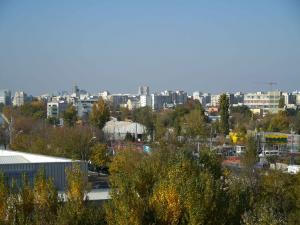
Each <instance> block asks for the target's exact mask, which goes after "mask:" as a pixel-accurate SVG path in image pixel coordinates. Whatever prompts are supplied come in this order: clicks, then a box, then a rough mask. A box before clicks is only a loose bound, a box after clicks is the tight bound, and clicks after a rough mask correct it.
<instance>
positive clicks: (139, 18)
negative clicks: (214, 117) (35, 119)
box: [0, 0, 300, 95]
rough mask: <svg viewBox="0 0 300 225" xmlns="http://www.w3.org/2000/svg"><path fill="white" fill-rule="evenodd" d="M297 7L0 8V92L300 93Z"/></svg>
mask: <svg viewBox="0 0 300 225" xmlns="http://www.w3.org/2000/svg"><path fill="white" fill-rule="evenodd" d="M299 37H300V2H299V1H297V0H290V1H279V0H278V1H276V0H253V1H247V2H246V1H238V0H233V1H230V3H229V1H211V0H210V1H208V0H207V1H176V0H173V1H149V2H141V1H126V2H125V1H124V2H117V1H111V0H110V1H108V0H107V1H105V0H103V1H91V0H88V1H70V0H69V1H67V0H63V1H58V0H55V1H47V2H46V1H37V0H35V1H34V0H28V1H8V0H2V1H0V89H2V88H7V89H11V90H12V91H16V90H24V91H25V92H27V93H29V94H33V95H40V94H44V93H48V92H50V93H52V92H55V91H61V90H66V91H70V90H71V88H72V86H73V85H74V84H77V85H78V86H79V87H80V88H82V89H85V90H87V91H89V92H92V93H96V92H99V91H102V90H108V91H110V92H112V93H137V88H138V86H139V85H148V86H149V87H150V90H151V92H156V91H162V90H165V89H171V90H185V91H187V92H188V93H189V94H191V93H192V92H193V91H196V90H199V91H202V92H210V93H220V92H224V91H229V92H235V91H243V92H247V91H253V92H254V91H258V90H263V91H267V90H269V89H270V87H269V86H268V84H266V82H270V81H274V82H277V83H278V84H277V85H275V86H274V89H279V90H285V91H293V90H299V89H300V85H299V84H300V38H299Z"/></svg>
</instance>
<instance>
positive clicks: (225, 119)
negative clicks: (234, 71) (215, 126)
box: [220, 94, 229, 135]
mask: <svg viewBox="0 0 300 225" xmlns="http://www.w3.org/2000/svg"><path fill="white" fill-rule="evenodd" d="M220 115H221V121H220V125H221V131H222V133H223V134H224V135H227V134H228V133H229V99H228V97H227V95H226V94H222V95H221V96H220Z"/></svg>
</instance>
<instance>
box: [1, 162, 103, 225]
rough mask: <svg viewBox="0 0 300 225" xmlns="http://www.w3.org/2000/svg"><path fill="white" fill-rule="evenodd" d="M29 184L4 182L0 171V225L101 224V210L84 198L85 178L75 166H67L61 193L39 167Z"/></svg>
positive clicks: (26, 181)
mask: <svg viewBox="0 0 300 225" xmlns="http://www.w3.org/2000/svg"><path fill="white" fill-rule="evenodd" d="M34 180H35V181H34V185H33V187H32V185H30V184H29V182H28V180H27V177H26V176H25V175H24V176H23V181H22V185H20V184H19V185H18V184H16V183H15V182H14V181H13V182H12V183H10V184H9V183H8V182H7V178H6V177H5V176H4V175H3V174H0V224H2V225H51V224H52V225H55V224H61V225H71V224H74V225H76V224H78V225H79V224H81V225H103V224H106V223H105V219H104V211H103V208H102V207H99V205H93V204H90V203H88V202H87V199H86V197H85V194H86V192H87V185H86V181H85V180H86V179H85V178H84V177H83V175H82V172H81V171H80V169H79V167H78V166H74V167H73V168H70V169H68V170H67V190H66V193H65V196H60V195H59V194H58V192H57V190H56V188H55V186H54V184H53V182H52V180H51V179H47V178H46V177H45V175H44V173H43V171H42V170H41V171H39V173H38V174H37V175H36V177H35V179H34Z"/></svg>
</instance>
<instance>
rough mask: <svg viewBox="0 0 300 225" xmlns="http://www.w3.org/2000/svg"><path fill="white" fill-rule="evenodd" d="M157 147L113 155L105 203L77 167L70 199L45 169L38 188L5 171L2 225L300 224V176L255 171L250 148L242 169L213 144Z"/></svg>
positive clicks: (0, 193)
mask: <svg viewBox="0 0 300 225" xmlns="http://www.w3.org/2000/svg"><path fill="white" fill-rule="evenodd" d="M251 148H252V147H251V143H250V144H249V146H248V148H247V149H248V150H249V151H250V150H251ZM155 149H156V150H155V151H153V152H152V153H151V154H145V153H141V152H137V151H133V150H132V149H127V150H124V151H122V152H119V153H118V154H117V155H116V157H114V158H113V159H112V162H111V163H110V173H111V175H110V185H111V188H112V189H111V193H110V194H111V199H110V200H107V201H106V202H105V203H104V205H100V203H98V204H96V203H94V204H91V203H88V202H87V201H86V200H85V193H86V192H87V188H86V181H85V179H83V177H82V174H81V172H80V170H79V169H77V168H76V167H74V168H73V169H72V170H69V171H68V172H67V174H68V175H67V181H68V185H67V191H66V198H67V201H66V202H64V201H62V199H61V198H60V197H59V196H58V195H57V191H56V190H55V188H54V186H53V183H52V181H51V180H48V179H46V178H45V177H44V175H43V173H39V174H38V176H37V177H36V179H35V183H34V186H33V187H31V186H29V184H28V183H27V182H26V178H24V181H23V186H22V187H20V188H17V187H16V186H12V187H9V188H8V186H6V185H5V184H6V183H5V179H4V177H3V176H1V177H0V224H20V225H21V224H22V225H23V224H41V225H42V224H63V225H64V224H65V225H71V224H78V225H79V224H111V225H144V224H145V225H147V224H149V225H150V224H151V225H153V224H158V225H169V224H171V225H201V224H214V225H217V224H228V225H235V224H237V225H238V224H245V225H256V224H260V225H269V224H274V225H279V224H280V225H282V224H292V225H294V224H295V225H296V224H299V223H300V175H299V174H298V175H289V174H284V173H282V172H279V171H267V170H257V169H254V165H255V162H256V161H255V158H253V157H251V152H249V153H247V154H246V155H248V156H247V157H248V159H244V160H245V167H244V168H243V170H242V171H239V172H238V174H237V173H234V172H231V171H230V170H228V169H226V168H224V167H222V165H221V162H220V160H219V158H218V157H217V155H215V154H214V153H213V152H211V151H209V150H202V151H201V152H200V155H199V156H195V155H194V154H193V153H192V151H191V149H190V148H189V147H188V146H185V147H183V148H179V149H174V148H173V147H170V146H164V147H157V148H155ZM248 150H247V151H248ZM249 155H250V157H249ZM249 159H250V160H249ZM251 159H253V160H251Z"/></svg>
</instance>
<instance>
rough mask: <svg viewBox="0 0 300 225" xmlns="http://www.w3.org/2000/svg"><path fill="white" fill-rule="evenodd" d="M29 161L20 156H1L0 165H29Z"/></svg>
mask: <svg viewBox="0 0 300 225" xmlns="http://www.w3.org/2000/svg"><path fill="white" fill-rule="evenodd" d="M28 162H29V161H28V160H27V159H25V158H24V157H23V156H20V155H11V156H0V164H16V163H28Z"/></svg>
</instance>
